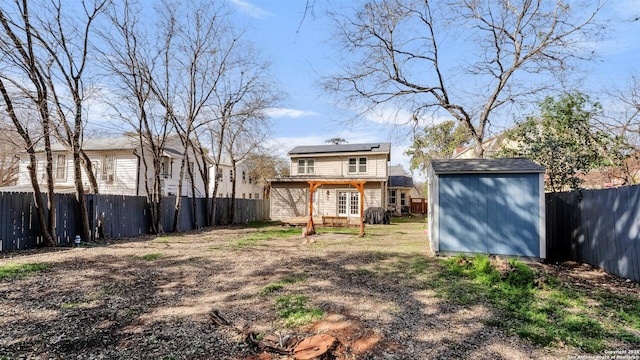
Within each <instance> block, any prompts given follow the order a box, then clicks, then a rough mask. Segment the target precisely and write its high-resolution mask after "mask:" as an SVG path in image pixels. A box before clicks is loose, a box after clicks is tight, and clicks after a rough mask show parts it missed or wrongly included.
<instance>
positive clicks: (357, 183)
mask: <svg viewBox="0 0 640 360" xmlns="http://www.w3.org/2000/svg"><path fill="white" fill-rule="evenodd" d="M307 182H308V183H309V221H308V222H307V228H306V231H305V234H306V235H313V234H315V233H316V227H315V225H314V224H313V193H314V192H315V191H316V190H317V189H318V188H319V187H320V186H322V185H351V186H353V187H355V188H356V190H358V193H360V237H362V236H364V184H366V182H367V181H366V180H310V181H307ZM306 235H305V236H306Z"/></svg>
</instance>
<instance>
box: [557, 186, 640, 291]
mask: <svg viewBox="0 0 640 360" xmlns="http://www.w3.org/2000/svg"><path fill="white" fill-rule="evenodd" d="M546 218H547V220H546V227H547V233H546V234H547V260H548V261H564V260H576V261H581V262H585V263H588V264H591V265H594V266H597V267H599V268H602V269H604V270H605V271H607V272H609V273H612V274H616V275H618V276H622V277H624V278H627V279H631V280H634V281H640V186H627V187H620V188H613V189H603V190H583V191H581V192H579V193H578V192H564V193H549V194H546Z"/></svg>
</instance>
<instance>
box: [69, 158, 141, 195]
mask: <svg viewBox="0 0 640 360" xmlns="http://www.w3.org/2000/svg"><path fill="white" fill-rule="evenodd" d="M80 157H81V159H82V165H83V166H84V170H85V172H86V174H87V179H88V180H89V186H90V187H91V192H92V193H94V194H97V193H98V191H99V190H98V180H96V176H95V174H94V173H93V164H92V163H91V159H89V156H87V153H85V152H84V150H82V149H80ZM136 185H137V184H136Z"/></svg>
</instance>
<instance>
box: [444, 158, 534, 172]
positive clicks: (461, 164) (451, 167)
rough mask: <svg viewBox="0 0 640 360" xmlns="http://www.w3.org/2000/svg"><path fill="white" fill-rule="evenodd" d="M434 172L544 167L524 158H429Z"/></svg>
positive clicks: (515, 169) (511, 170) (526, 170)
mask: <svg viewBox="0 0 640 360" xmlns="http://www.w3.org/2000/svg"><path fill="white" fill-rule="evenodd" d="M431 167H432V169H433V172H434V173H435V174H469V173H483V172H490V173H543V172H544V171H545V169H544V167H542V166H540V165H538V164H536V163H534V162H533V161H531V160H529V159H524V158H500V159H449V160H431Z"/></svg>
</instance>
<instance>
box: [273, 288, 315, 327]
mask: <svg viewBox="0 0 640 360" xmlns="http://www.w3.org/2000/svg"><path fill="white" fill-rule="evenodd" d="M308 302H309V298H308V297H306V296H302V295H285V296H280V297H278V298H277V299H276V311H277V314H278V316H279V317H280V318H281V319H283V320H284V323H285V325H286V326H288V327H293V326H300V325H304V324H308V323H310V322H312V321H314V320H318V319H321V318H322V317H323V316H324V312H323V311H322V310H321V309H319V308H316V307H314V306H311V305H309V304H308Z"/></svg>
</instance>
